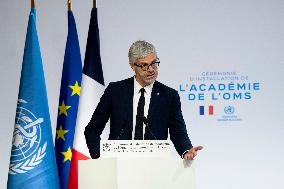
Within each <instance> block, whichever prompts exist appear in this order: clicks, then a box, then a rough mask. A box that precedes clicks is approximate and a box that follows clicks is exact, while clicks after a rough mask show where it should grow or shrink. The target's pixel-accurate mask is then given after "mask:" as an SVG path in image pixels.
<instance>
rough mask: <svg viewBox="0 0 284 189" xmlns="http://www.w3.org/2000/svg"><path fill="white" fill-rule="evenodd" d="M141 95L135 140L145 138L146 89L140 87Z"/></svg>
mask: <svg viewBox="0 0 284 189" xmlns="http://www.w3.org/2000/svg"><path fill="white" fill-rule="evenodd" d="M140 92H141V96H140V98H139V102H138V107H137V114H136V126H135V136H134V140H143V118H144V106H145V97H144V93H145V89H144V88H141V89H140Z"/></svg>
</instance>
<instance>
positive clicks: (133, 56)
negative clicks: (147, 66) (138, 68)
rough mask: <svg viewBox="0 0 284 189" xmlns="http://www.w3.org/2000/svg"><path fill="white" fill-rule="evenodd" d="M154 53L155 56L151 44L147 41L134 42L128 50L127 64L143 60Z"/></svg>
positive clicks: (154, 50)
mask: <svg viewBox="0 0 284 189" xmlns="http://www.w3.org/2000/svg"><path fill="white" fill-rule="evenodd" d="M151 53H154V54H155V55H157V52H156V49H155V47H154V45H153V44H151V43H149V42H147V41H135V42H134V43H133V44H132V45H131V46H130V48H129V51H128V58H129V63H130V64H132V63H135V62H136V61H137V60H138V59H141V58H145V57H146V56H147V55H149V54H151Z"/></svg>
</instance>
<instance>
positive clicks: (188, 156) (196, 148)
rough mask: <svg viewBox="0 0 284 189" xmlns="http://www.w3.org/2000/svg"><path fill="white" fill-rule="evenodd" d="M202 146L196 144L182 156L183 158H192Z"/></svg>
mask: <svg viewBox="0 0 284 189" xmlns="http://www.w3.org/2000/svg"><path fill="white" fill-rule="evenodd" d="M202 149H203V146H196V147H193V148H191V149H190V150H189V151H188V152H186V153H185V154H184V156H183V159H185V160H193V158H194V157H195V156H196V155H197V151H199V150H202Z"/></svg>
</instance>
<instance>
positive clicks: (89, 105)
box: [73, 74, 105, 157]
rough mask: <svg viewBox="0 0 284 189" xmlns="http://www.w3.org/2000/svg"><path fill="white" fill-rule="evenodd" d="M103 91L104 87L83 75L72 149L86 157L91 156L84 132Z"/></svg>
mask: <svg viewBox="0 0 284 189" xmlns="http://www.w3.org/2000/svg"><path fill="white" fill-rule="evenodd" d="M104 89H105V87H104V86H103V85H101V84H100V83H98V82H97V81H95V80H94V79H92V78H90V77H88V76H87V75H85V74H83V75H82V85H81V96H80V101H79V108H78V114H77V121H76V129H75V136H74V143H73V147H74V148H75V149H76V150H77V151H79V152H80V153H82V154H84V155H85V156H88V157H91V156H90V154H89V149H88V147H87V144H86V140H85V135H84V130H85V127H86V126H87V125H88V123H89V121H90V120H91V118H92V115H93V112H94V111H95V109H96V107H97V105H98V103H99V101H100V98H101V96H102V95H103V92H104Z"/></svg>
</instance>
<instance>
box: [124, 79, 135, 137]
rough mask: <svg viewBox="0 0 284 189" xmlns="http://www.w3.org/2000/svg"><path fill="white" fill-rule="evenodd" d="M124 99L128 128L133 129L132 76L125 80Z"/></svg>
mask: <svg viewBox="0 0 284 189" xmlns="http://www.w3.org/2000/svg"><path fill="white" fill-rule="evenodd" d="M125 90H126V92H125V98H124V99H125V101H124V103H125V104H126V106H127V107H126V108H127V109H126V114H127V115H126V117H127V121H128V123H129V127H130V130H131V132H132V130H133V95H134V92H133V91H134V78H133V77H131V78H129V79H128V80H127V83H126V87H125Z"/></svg>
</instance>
